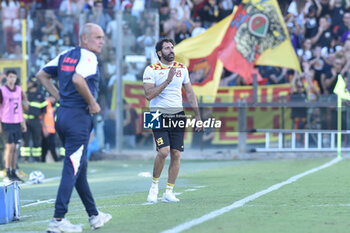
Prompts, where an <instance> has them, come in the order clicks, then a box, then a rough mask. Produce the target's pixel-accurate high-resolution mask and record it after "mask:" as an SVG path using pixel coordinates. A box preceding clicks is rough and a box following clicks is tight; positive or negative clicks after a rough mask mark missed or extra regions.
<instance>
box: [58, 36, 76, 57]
mask: <svg viewBox="0 0 350 233" xmlns="http://www.w3.org/2000/svg"><path fill="white" fill-rule="evenodd" d="M58 45H59V46H58V53H61V52H63V51H65V50H68V49H71V48H72V47H74V43H73V42H72V37H71V34H64V35H63V38H62V39H59V41H58Z"/></svg>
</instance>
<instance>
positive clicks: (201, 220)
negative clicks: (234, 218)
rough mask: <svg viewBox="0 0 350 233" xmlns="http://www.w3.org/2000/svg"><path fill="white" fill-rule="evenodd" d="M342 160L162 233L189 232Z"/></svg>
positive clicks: (330, 162) (338, 159)
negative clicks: (194, 227) (192, 228)
mask: <svg viewBox="0 0 350 233" xmlns="http://www.w3.org/2000/svg"><path fill="white" fill-rule="evenodd" d="M341 160H342V158H335V159H333V160H331V161H329V162H327V163H325V164H323V165H321V166H319V167H315V168H313V169H311V170H308V171H306V172H303V173H300V174H298V175H295V176H292V177H290V178H289V179H288V180H286V181H283V182H281V183H278V184H274V185H272V186H271V187H269V188H267V189H264V190H262V191H259V192H256V193H254V194H252V195H250V196H248V197H245V198H243V199H241V200H239V201H236V202H234V203H232V204H231V205H229V206H225V207H223V208H221V209H218V210H214V211H212V212H210V213H208V214H206V215H203V216H202V217H199V218H195V219H193V220H191V221H188V222H185V223H182V224H180V225H177V226H175V227H173V228H171V229H168V230H165V231H162V232H161V233H177V232H182V231H184V230H188V229H190V228H191V227H193V226H196V225H199V224H201V223H204V222H206V221H208V220H210V219H213V218H216V217H217V216H220V215H222V214H224V213H226V212H229V211H230V210H233V209H236V208H238V207H241V206H244V205H245V204H246V203H247V202H250V201H253V200H255V199H257V198H259V197H261V196H263V195H265V194H268V193H270V192H272V191H275V190H277V189H279V188H281V187H283V186H285V185H287V184H291V183H293V182H295V181H297V180H299V179H300V178H302V177H304V176H307V175H310V174H312V173H314V172H317V171H319V170H322V169H324V168H327V167H330V166H332V165H333V164H336V163H338V162H339V161H341Z"/></svg>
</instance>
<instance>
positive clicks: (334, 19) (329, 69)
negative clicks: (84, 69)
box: [0, 0, 350, 149]
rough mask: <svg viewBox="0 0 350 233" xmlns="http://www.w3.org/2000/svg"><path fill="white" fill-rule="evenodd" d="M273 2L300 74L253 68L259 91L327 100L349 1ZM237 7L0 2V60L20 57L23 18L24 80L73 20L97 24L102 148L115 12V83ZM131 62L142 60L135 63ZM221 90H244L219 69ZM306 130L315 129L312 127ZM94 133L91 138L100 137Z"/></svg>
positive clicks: (128, 128) (346, 40)
mask: <svg viewBox="0 0 350 233" xmlns="http://www.w3.org/2000/svg"><path fill="white" fill-rule="evenodd" d="M278 2H279V4H280V8H281V11H282V14H283V16H284V19H285V23H286V26H287V28H288V31H289V33H290V39H291V42H292V45H293V47H294V49H295V51H296V54H297V56H298V58H299V60H300V64H301V67H302V70H303V72H302V73H301V74H298V73H297V72H296V71H294V70H289V69H286V68H280V67H269V66H264V67H257V69H258V71H259V73H260V75H261V77H262V78H263V79H264V80H265V85H273V84H283V83H290V84H291V92H292V93H293V95H292V97H291V99H293V98H294V100H297V101H307V100H308V101H317V100H321V101H332V100H333V97H334V93H333V89H334V86H335V84H336V81H337V74H339V73H341V74H342V75H343V76H344V77H345V79H346V77H347V76H348V75H349V74H350V72H347V71H348V69H349V68H350V55H349V54H350V53H349V51H348V50H349V49H350V37H349V33H350V0H306V1H305V0H293V1H291V0H289V1H278ZM239 3H240V0H120V1H118V0H97V1H96V0H95V1H94V0H2V1H1V27H0V34H1V35H4V36H3V37H0V59H20V58H21V56H22V51H21V42H22V36H21V23H22V19H25V18H26V19H27V20H28V23H27V25H28V29H29V31H30V34H29V36H28V38H27V40H28V41H30V42H31V43H30V46H29V51H30V55H29V59H28V62H29V63H30V65H29V73H31V74H32V75H31V76H33V74H35V73H36V72H37V71H38V70H39V69H40V68H41V67H42V66H43V65H44V64H46V63H47V62H48V61H49V60H51V59H52V58H54V57H55V56H57V55H58V54H59V53H61V52H62V51H64V50H66V49H69V48H71V47H74V46H75V45H77V44H78V34H79V21H80V20H82V19H83V20H85V21H86V22H93V23H96V24H98V25H100V26H101V27H102V28H103V30H104V31H105V32H106V35H107V38H106V44H105V46H104V49H103V52H102V53H101V54H100V56H99V59H100V61H101V62H100V63H99V64H100V65H101V67H100V70H101V71H102V76H101V77H102V79H101V84H100V86H101V91H100V93H101V96H100V98H99V99H100V102H101V107H102V109H104V111H103V114H102V117H100V118H97V120H96V122H97V123H96V125H97V126H96V127H97V128H98V127H99V126H98V122H100V121H101V118H102V119H103V121H104V129H105V130H104V134H105V135H104V138H105V142H104V145H105V147H106V148H107V149H108V148H109V147H110V146H112V147H113V144H114V141H115V140H111V141H108V138H115V137H114V135H115V130H113V127H115V114H114V112H113V111H112V110H111V107H110V106H111V102H112V97H111V96H112V92H113V88H114V81H115V79H116V78H117V77H116V66H115V61H116V59H115V58H116V52H115V51H116V41H117V39H116V38H117V35H116V26H117V20H116V18H115V12H116V11H117V10H121V11H122V12H123V27H122V30H123V58H125V59H124V63H123V66H122V68H123V70H122V78H123V80H126V81H136V80H142V74H143V70H144V68H145V67H146V66H147V65H149V64H151V62H152V61H153V59H154V58H155V54H153V50H154V46H155V43H156V41H157V40H158V38H161V37H168V38H172V39H174V41H175V42H176V43H180V42H181V41H182V40H184V39H186V38H189V37H193V36H196V35H198V34H200V33H203V32H204V31H205V30H207V29H208V28H209V27H211V26H212V25H214V24H215V23H217V22H219V21H220V20H222V19H223V18H225V17H226V16H228V15H229V14H231V13H232V11H233V9H234V6H235V5H237V4H239ZM28 16H29V17H28ZM133 55H135V56H134V57H133ZM138 55H141V58H142V59H143V60H142V59H141V60H142V62H140V56H138ZM127 58H130V59H131V62H130V59H129V60H128V59H127ZM132 59H136V60H137V62H135V61H133V60H132ZM346 80H347V79H346ZM220 85H221V86H239V85H246V84H245V81H244V79H243V78H242V77H240V76H239V75H237V74H234V73H231V72H229V71H227V70H225V72H224V73H223V76H222V78H221V82H220ZM124 109H125V110H126V111H125V112H128V111H131V112H132V113H131V114H130V113H125V118H126V119H127V121H125V122H124V125H125V130H124V133H125V132H126V134H127V135H134V136H135V135H138V136H137V137H133V138H132V139H131V140H135V142H140V143H142V144H143V143H144V142H145V141H147V140H152V139H151V138H150V135H149V134H143V133H140V129H139V125H140V124H138V121H139V119H138V117H137V114H135V113H134V112H133V111H132V108H130V106H129V105H128V103H125V107H124ZM314 112H316V111H314ZM295 116H297V117H296V118H298V119H297V121H298V122H299V121H300V119H299V118H302V121H304V123H305V122H306V120H305V119H303V118H306V115H305V114H304V113H298V114H296V115H295ZM309 116H312V114H309ZM128 118H129V119H128ZM316 118H317V117H316ZM309 122H310V121H309ZM318 123H319V122H318ZM325 124H328V123H327V122H326V123H325ZM313 127H314V128H321V126H319V125H316V126H313ZM299 128H300V127H299ZM322 128H332V126H327V125H325V126H322ZM96 133H97V135H98V134H99V130H97V132H96ZM106 139H107V141H106ZM127 139H128V140H126V142H129V141H130V138H128V137H127ZM145 144H147V143H145ZM128 145H129V146H130V147H135V145H136V144H135V143H134V142H132V143H131V144H128Z"/></svg>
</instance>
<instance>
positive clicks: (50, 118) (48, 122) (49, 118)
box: [43, 100, 56, 134]
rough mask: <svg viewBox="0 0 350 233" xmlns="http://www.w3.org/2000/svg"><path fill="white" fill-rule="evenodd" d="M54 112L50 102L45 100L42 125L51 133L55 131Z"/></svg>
mask: <svg viewBox="0 0 350 233" xmlns="http://www.w3.org/2000/svg"><path fill="white" fill-rule="evenodd" d="M54 112H55V111H54V109H53V107H52V104H51V102H50V101H48V100H47V106H46V113H45V115H44V121H43V123H44V127H46V130H47V132H49V133H51V134H53V133H56V129H55V116H54ZM43 130H44V129H43Z"/></svg>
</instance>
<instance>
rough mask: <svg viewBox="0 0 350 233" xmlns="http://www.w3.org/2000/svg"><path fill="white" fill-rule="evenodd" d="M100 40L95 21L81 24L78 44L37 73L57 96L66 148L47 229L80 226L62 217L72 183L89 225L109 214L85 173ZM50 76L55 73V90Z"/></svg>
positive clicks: (78, 229)
mask: <svg viewBox="0 0 350 233" xmlns="http://www.w3.org/2000/svg"><path fill="white" fill-rule="evenodd" d="M103 44H104V33H103V30H102V29H101V28H100V27H99V26H98V25H96V24H92V23H88V24H85V25H84V27H83V28H82V30H81V32H80V46H79V47H76V48H73V49H70V50H68V51H64V52H63V53H61V54H60V55H58V56H57V57H56V58H55V59H53V60H52V61H50V62H49V63H47V64H46V65H45V67H44V68H43V69H42V70H40V71H39V73H38V74H37V78H38V79H39V80H40V81H41V83H42V84H43V86H44V87H45V88H46V89H47V90H48V92H49V93H50V94H51V95H52V96H54V97H55V98H56V99H59V103H60V107H59V108H58V110H57V121H56V130H57V132H58V134H59V136H60V138H61V140H62V143H63V145H64V147H65V150H66V156H65V159H64V165H63V171H62V178H61V182H60V186H59V189H58V193H57V198H56V204H55V213H54V216H53V219H52V221H51V222H50V224H49V227H48V229H47V231H48V232H81V231H82V228H81V226H79V225H73V224H72V223H70V222H69V221H68V220H67V219H65V218H64V216H65V214H66V213H67V211H68V203H69V199H70V197H71V194H72V191H73V188H74V187H75V188H76V190H77V192H78V194H79V196H80V198H81V200H82V202H83V204H84V206H85V209H86V211H87V213H88V215H89V221H90V225H91V228H92V229H96V228H99V227H102V226H103V225H104V224H105V223H106V222H108V221H109V220H110V219H111V218H112V216H111V215H110V214H106V213H103V212H101V211H98V210H97V208H96V205H95V202H94V199H93V197H92V194H91V191H90V188H89V184H88V182H87V177H86V173H87V159H86V150H87V145H88V141H89V136H90V132H91V130H92V116H91V114H96V113H98V112H99V111H100V106H99V104H98V103H97V102H96V98H97V91H98V90H97V89H98V78H99V77H98V66H97V65H98V62H97V57H96V55H95V53H100V52H101V49H102V46H103ZM51 77H58V82H59V90H57V88H56V87H55V86H54V84H53V83H52V81H51Z"/></svg>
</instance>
